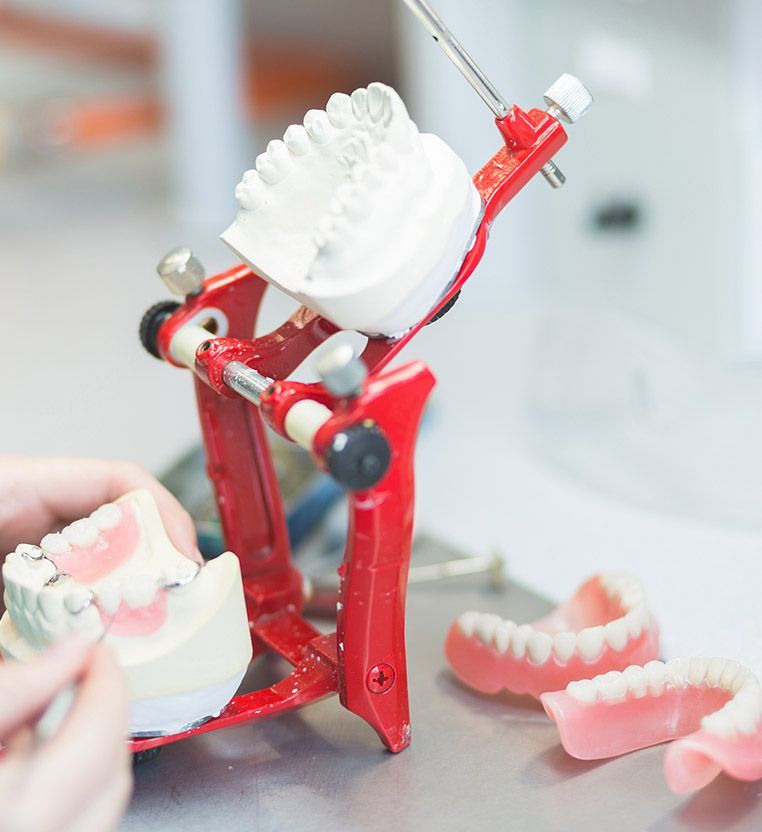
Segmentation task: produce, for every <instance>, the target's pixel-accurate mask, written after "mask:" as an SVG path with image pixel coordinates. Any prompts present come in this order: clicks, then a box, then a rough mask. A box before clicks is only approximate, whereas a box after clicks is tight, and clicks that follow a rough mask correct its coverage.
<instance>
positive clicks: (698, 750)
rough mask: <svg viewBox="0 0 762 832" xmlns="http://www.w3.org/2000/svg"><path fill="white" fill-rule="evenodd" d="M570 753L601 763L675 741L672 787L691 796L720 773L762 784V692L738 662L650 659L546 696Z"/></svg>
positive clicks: (668, 768)
mask: <svg viewBox="0 0 762 832" xmlns="http://www.w3.org/2000/svg"><path fill="white" fill-rule="evenodd" d="M541 700H542V704H543V706H544V707H545V711H546V712H547V714H548V716H550V718H551V719H553V720H554V721H555V722H556V724H557V726H558V730H559V733H560V735H561V742H562V744H563V747H564V748H565V749H566V751H567V752H568V753H569V754H570V755H571V756H572V757H576V758H577V759H580V760H599V759H604V758H607V757H615V756H619V755H620V754H627V753H628V752H630V751H636V750H637V749H640V748H646V747H648V746H651V745H657V744H659V743H663V742H669V741H670V740H674V742H672V743H671V744H670V745H669V746H668V748H667V753H666V756H665V759H664V774H665V777H666V780H667V784H668V785H669V787H670V788H671V789H672V791H674V792H676V793H677V794H688V793H690V792H693V791H696V790H697V789H700V788H702V787H703V786H705V785H707V784H708V783H710V782H711V781H712V780H713V779H714V778H715V777H716V776H717V775H718V774H719V773H720V772H723V771H724V772H725V773H726V774H728V775H730V776H731V777H735V778H736V779H738V780H747V781H751V780H758V779H760V778H762V688H761V687H760V684H759V682H758V680H757V679H756V677H755V676H754V675H753V674H752V673H751V672H750V671H749V670H747V669H746V668H745V667H743V666H742V665H740V664H738V662H735V661H730V660H727V659H717V658H714V659H707V658H700V657H693V658H677V659H671V660H670V661H668V662H666V664H665V663H664V662H660V661H651V662H648V663H647V664H646V665H645V666H631V667H627V668H625V669H624V671H623V672H621V673H617V672H611V673H606V674H603V675H601V676H596V677H594V678H592V679H587V680H582V681H577V682H571V683H570V684H569V685H567V687H566V689H565V690H558V691H554V692H552V693H545V694H543V695H542V697H541Z"/></svg>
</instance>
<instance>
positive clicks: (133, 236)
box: [0, 0, 762, 671]
mask: <svg viewBox="0 0 762 832" xmlns="http://www.w3.org/2000/svg"><path fill="white" fill-rule="evenodd" d="M435 5H436V8H437V10H438V11H439V12H440V14H441V15H442V17H443V18H444V19H445V20H446V21H447V23H448V24H449V26H450V28H451V29H452V30H453V31H454V32H455V34H456V35H457V36H458V37H459V38H460V39H461V40H462V41H463V42H464V44H465V45H466V47H467V48H468V49H469V50H470V51H471V52H472V53H473V54H474V56H475V58H476V59H477V61H478V62H479V63H480V64H481V65H482V67H483V69H484V70H485V71H486V74H487V75H488V76H490V77H491V78H492V80H493V81H494V82H495V83H496V85H497V86H498V88H499V89H500V90H501V91H502V92H503V94H504V95H505V96H506V97H507V98H508V99H509V100H510V101H516V102H517V103H519V104H520V105H521V106H523V107H525V108H527V109H528V108H530V107H533V106H541V105H542V93H543V91H544V90H545V88H546V87H547V86H549V84H550V83H551V82H552V81H553V80H554V79H555V78H556V77H557V76H558V75H560V74H561V73H562V72H566V71H569V72H572V73H574V74H576V75H579V76H580V77H581V78H582V79H583V80H584V82H585V83H586V84H587V85H588V87H589V88H590V89H591V90H592V92H593V94H594V95H595V97H596V104H595V106H594V108H593V109H592V111H591V113H590V115H589V116H587V117H586V118H585V119H584V120H583V121H582V122H581V123H579V124H577V125H574V126H573V127H571V128H569V132H570V134H571V135H570V141H569V144H568V145H567V147H566V148H565V149H564V150H563V151H562V152H561V153H560V154H559V156H558V158H557V160H556V161H557V162H558V163H559V166H560V167H561V168H562V169H563V171H564V172H565V173H566V175H567V177H568V182H567V185H566V186H565V187H564V188H563V189H562V190H561V191H558V192H554V191H551V190H550V188H548V187H547V185H546V183H545V182H544V181H543V180H542V179H541V178H539V177H538V178H537V181H534V182H532V183H530V185H529V186H528V187H527V188H526V189H525V191H524V192H522V194H521V195H520V196H519V197H518V198H517V199H516V200H515V202H514V203H512V204H511V205H510V206H509V208H508V209H507V210H506V211H505V213H504V215H503V216H501V217H500V219H499V220H498V222H497V223H496V225H495V227H494V229H493V234H492V239H491V242H490V246H489V248H488V251H487V255H486V257H485V259H484V261H483V264H482V266H481V267H480V269H479V271H478V273H477V275H476V276H475V278H474V279H472V281H471V282H470V283H469V284H468V286H467V287H466V290H465V291H464V293H463V296H462V298H461V300H460V302H459V303H458V304H457V306H456V307H455V308H454V309H453V311H452V312H451V313H450V314H449V315H448V316H447V317H446V318H445V319H444V320H443V321H442V322H441V323H439V324H437V325H436V326H433V327H430V328H428V329H427V330H426V331H425V332H424V333H422V334H421V336H419V337H418V338H417V339H416V340H415V342H414V343H413V345H412V346H411V347H409V348H408V350H407V353H406V355H405V357H406V358H411V357H422V358H424V359H425V360H426V361H428V362H429V363H430V365H431V366H432V369H433V370H434V371H435V373H436V374H437V376H438V378H439V385H438V388H437V391H436V394H435V397H434V400H433V405H432V408H431V412H430V414H429V418H428V421H427V423H426V427H425V430H424V434H423V436H422V438H421V443H420V448H419V470H418V475H419V504H418V517H419V528H421V529H423V530H428V531H431V532H432V533H434V534H436V535H437V536H438V537H440V538H443V539H447V540H450V541H452V542H453V543H455V544H456V545H457V546H459V547H461V548H463V549H465V550H466V551H467V552H469V553H473V554H478V553H481V552H484V551H485V550H488V549H489V548H491V547H497V548H499V549H500V551H501V552H503V553H504V555H505V557H506V559H507V562H508V566H509V570H510V571H511V574H512V576H513V577H516V578H518V579H520V580H523V581H526V582H528V583H530V584H532V585H533V586H534V587H535V588H536V589H538V590H540V591H541V592H544V593H546V594H548V595H556V596H560V595H563V594H565V593H567V592H570V591H571V589H572V588H573V587H574V586H575V585H576V584H577V583H579V582H580V581H581V580H582V578H584V577H585V576H586V575H587V574H588V573H590V572H593V571H596V570H599V569H601V568H604V567H621V568H628V569H630V570H631V571H633V572H635V573H636V574H638V575H640V577H641V578H643V579H644V581H645V582H646V586H647V590H648V592H649V593H650V594H651V596H652V597H653V598H654V606H655V607H656V609H657V612H658V613H659V614H660V615H661V617H662V619H663V620H666V621H668V622H669V625H670V626H669V628H668V631H667V633H666V637H667V645H668V647H669V648H670V652H673V651H674V650H680V651H686V652H688V651H690V650H700V651H712V650H713V651H715V652H720V651H724V652H725V653H726V654H732V655H734V656H736V657H737V658H742V659H745V660H746V661H747V662H750V663H751V664H752V665H755V666H756V669H757V670H758V671H759V670H762V646H760V645H762V623H761V622H760V621H759V618H760V617H759V616H758V615H756V616H755V615H753V613H754V610H755V608H756V604H757V599H756V594H757V590H756V587H758V586H759V581H760V580H762V554H761V553H762V548H761V544H762V465H761V464H760V461H762V234H760V228H762V198H761V197H760V187H759V183H760V181H762V53H760V50H759V48H758V44H759V42H760V37H761V36H762V7H761V6H760V4H758V3H757V2H755V0H473V2H471V3H462V2H458V0H436V3H435ZM373 80H382V81H386V82H388V83H391V84H393V85H394V86H395V87H397V88H398V90H399V91H400V93H401V94H402V96H403V98H404V99H405V101H406V103H407V105H408V109H409V111H410V113H411V116H412V117H413V119H414V120H416V122H417V123H418V125H419V127H420V128H421V129H422V130H428V131H433V132H436V133H438V134H439V135H440V136H442V137H443V138H444V139H445V140H446V141H447V142H448V143H449V144H451V145H452V146H453V147H454V149H455V150H456V151H457V152H458V153H459V154H460V155H461V156H462V157H463V158H464V160H465V161H466V163H467V165H468V166H469V168H470V169H472V170H474V171H475V170H476V169H478V168H479V167H480V166H481V165H482V164H483V163H484V162H485V161H486V160H487V159H488V158H489V157H490V156H491V155H492V154H493V153H494V152H495V151H496V150H497V148H498V147H499V144H500V139H499V136H498V134H497V132H496V130H495V127H494V124H493V122H492V119H491V116H490V113H489V112H488V111H487V109H486V108H485V107H484V105H483V104H482V102H481V101H480V100H479V99H478V98H477V97H476V95H475V94H474V93H473V92H472V91H471V89H470V88H469V87H468V86H467V85H466V83H465V82H464V81H463V80H462V79H461V77H460V76H459V75H458V73H457V71H456V70H455V69H454V68H453V67H452V66H451V65H450V64H449V62H448V61H447V59H446V58H445V57H444V55H443V54H442V53H441V52H440V51H439V50H438V49H437V48H436V46H435V45H434V44H433V43H432V41H431V39H430V37H428V36H427V35H426V34H425V33H424V31H423V29H422V28H421V27H420V26H419V25H418V24H417V22H416V21H415V20H414V19H413V17H412V16H411V15H410V13H409V12H408V11H407V10H406V9H405V8H404V6H403V5H402V3H401V2H400V0H372V2H371V0H362V2H361V1H360V0H309V2H308V0H256V1H253V0H252V1H251V2H246V0H236V1H235V2H233V0H193V2H183V0H159V2H156V0H151V1H150V2H149V0H110V1H109V2H107V3H103V2H96V0H56V2H53V0H17V2H8V1H6V2H4V3H2V4H1V5H0V279H1V280H2V290H3V307H2V308H3V311H4V313H5V314H4V315H3V320H4V324H5V326H6V338H7V339H8V340H7V344H6V349H5V351H4V354H5V360H4V362H3V367H4V381H5V383H4V385H3V393H2V402H3V407H2V409H0V429H1V430H2V436H3V437H4V440H3V447H4V449H5V451H7V452H11V453H20V454H52V453H55V454H87V455H97V456H116V457H128V458H131V459H134V460H137V461H139V462H141V463H143V464H144V465H146V466H147V467H149V468H150V469H151V470H153V471H155V472H157V473H161V472H163V471H166V470H167V469H168V468H169V467H170V466H172V465H173V464H174V463H175V462H176V461H177V460H178V459H179V458H180V457H182V456H183V455H184V454H187V452H188V451H189V449H192V448H193V446H194V445H195V444H196V443H197V442H198V428H197V422H196V413H195V406H194V401H193V395H192V385H191V383H190V379H189V378H187V376H186V375H185V374H183V373H181V372H179V371H176V370H172V369H170V368H169V367H167V366H164V365H162V364H160V363H159V362H157V361H155V360H152V359H150V358H149V357H148V356H147V355H146V354H145V353H144V352H143V350H142V349H141V348H140V346H139V343H138V340H137V334H136V332H137V325H138V322H139V320H140V317H141V315H142V313H143V311H144V309H145V308H146V307H148V306H149V305H150V304H151V303H153V302H154V301H156V300H158V299H160V298H161V297H164V296H165V294H166V291H165V290H164V288H163V286H162V285H161V284H160V282H159V280H158V278H157V277H156V275H155V271H154V267H155V264H156V262H157V261H158V259H159V258H160V257H161V255H162V254H163V253H164V252H165V250H167V249H168V248H170V247H172V246H174V245H178V244H180V243H187V244H189V245H191V246H192V247H193V249H194V251H195V252H196V253H197V254H198V255H199V256H200V258H201V259H202V260H203V261H204V263H205V265H206V266H207V271H208V272H210V273H212V272H214V271H217V270H220V269H222V268H225V267H227V266H230V265H232V264H233V263H234V262H235V260H234V258H233V256H232V254H231V253H230V252H229V251H228V250H227V249H226V247H225V246H224V245H223V244H222V243H221V242H220V241H219V240H218V239H217V235H218V234H219V233H220V232H221V231H222V230H223V229H224V228H225V227H226V226H227V225H228V224H229V222H230V221H231V220H232V218H233V216H234V213H235V201H234V198H233V188H234V186H235V184H236V182H237V181H238V180H239V179H240V175H241V173H242V171H243V170H245V169H246V168H249V167H252V166H253V163H254V159H255V157H256V155H257V153H259V152H261V151H262V150H263V149H264V146H265V145H266V143H267V141H268V140H269V139H270V138H274V137H278V136H280V135H281V134H282V132H283V130H284V129H285V127H286V126H287V125H288V124H290V123H292V122H299V121H300V120H301V118H302V116H303V114H304V112H305V111H306V110H307V109H308V108H310V107H320V106H324V104H325V101H326V99H327V98H328V96H329V95H330V93H331V92H333V91H335V90H344V91H347V92H349V91H351V90H352V89H354V88H355V87H358V86H365V85H367V83H369V82H370V81H373ZM289 309H290V304H289V303H288V302H286V301H283V300H281V299H278V298H272V299H270V301H269V302H268V308H267V310H266V313H267V314H266V321H265V322H264V324H263V326H266V325H267V324H268V323H276V322H278V321H279V320H281V319H282V318H283V316H284V315H285V314H286V313H287V311H288V310H289ZM675 587H680V588H681V591H679V592H676V591H675ZM699 624H700V625H701V626H699ZM754 628H756V629H754ZM665 629H667V628H665ZM750 630H751V631H750ZM739 633H741V635H739Z"/></svg>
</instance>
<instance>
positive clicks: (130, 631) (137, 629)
mask: <svg viewBox="0 0 762 832" xmlns="http://www.w3.org/2000/svg"><path fill="white" fill-rule="evenodd" d="M166 620H167V593H166V592H165V591H164V590H163V589H159V590H158V591H157V593H156V597H155V598H154V600H153V601H151V603H150V604H147V605H146V606H144V607H135V608H133V607H130V606H129V605H128V604H126V603H124V602H122V603H121V604H120V605H119V608H118V609H117V611H116V613H115V614H114V615H113V617H111V616H108V615H107V614H106V613H105V612H103V610H101V621H102V622H103V626H104V628H105V629H107V630H108V631H109V633H110V634H111V635H114V636H124V637H135V636H150V635H151V634H152V633H155V632H156V631H157V630H158V629H160V628H161V627H162V625H163V624H164V622H165V621H166Z"/></svg>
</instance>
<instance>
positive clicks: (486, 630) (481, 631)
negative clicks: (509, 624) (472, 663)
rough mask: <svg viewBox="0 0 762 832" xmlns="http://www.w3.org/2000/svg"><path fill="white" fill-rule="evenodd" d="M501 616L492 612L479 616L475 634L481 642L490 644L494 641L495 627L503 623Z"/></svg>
mask: <svg viewBox="0 0 762 832" xmlns="http://www.w3.org/2000/svg"><path fill="white" fill-rule="evenodd" d="M502 620H503V619H502V618H501V617H500V616H499V615H495V614H494V613H491V612H484V613H482V614H481V615H480V616H479V620H478V621H477V622H476V627H475V632H476V636H477V638H478V639H479V640H480V641H483V642H484V643H485V644H489V643H490V642H491V641H492V636H493V635H494V634H495V627H497V625H498V624H500V623H501V622H502Z"/></svg>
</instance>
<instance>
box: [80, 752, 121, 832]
mask: <svg viewBox="0 0 762 832" xmlns="http://www.w3.org/2000/svg"><path fill="white" fill-rule="evenodd" d="M131 795H132V764H131V763H129V762H126V763H125V764H124V765H123V766H122V767H120V768H119V769H118V770H117V771H115V772H114V774H113V775H112V777H111V779H110V780H109V781H108V782H107V783H105V784H103V785H102V786H101V788H100V789H99V790H98V793H97V794H94V795H92V797H91V799H90V800H88V801H87V802H86V803H84V804H83V805H82V806H81V807H79V817H77V818H73V819H72V821H71V823H70V825H69V826H67V827H66V829H67V832H111V830H113V829H116V828H117V827H118V825H119V821H120V820H121V818H122V815H123V814H124V810H125V809H126V808H127V804H128V803H129V800H130V796H131Z"/></svg>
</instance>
